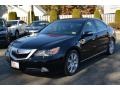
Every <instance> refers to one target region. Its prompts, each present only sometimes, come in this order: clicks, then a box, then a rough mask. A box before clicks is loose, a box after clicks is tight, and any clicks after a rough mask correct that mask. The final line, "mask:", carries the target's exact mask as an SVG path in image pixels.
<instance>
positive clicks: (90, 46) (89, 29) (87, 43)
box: [80, 20, 97, 60]
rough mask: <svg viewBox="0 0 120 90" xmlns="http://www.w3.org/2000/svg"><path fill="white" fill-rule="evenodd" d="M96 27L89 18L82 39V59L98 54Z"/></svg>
mask: <svg viewBox="0 0 120 90" xmlns="http://www.w3.org/2000/svg"><path fill="white" fill-rule="evenodd" d="M95 33H96V27H95V25H94V23H93V21H91V20H88V21H86V23H85V24H84V26H83V29H82V33H81V39H80V43H81V44H80V47H81V50H80V51H81V56H82V60H84V59H86V58H89V57H91V56H93V55H94V54H96V50H97V47H96V38H95Z"/></svg>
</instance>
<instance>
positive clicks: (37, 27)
mask: <svg viewBox="0 0 120 90" xmlns="http://www.w3.org/2000/svg"><path fill="white" fill-rule="evenodd" d="M48 24H49V22H48V21H33V22H32V23H31V24H30V25H29V26H27V27H26V28H25V29H26V34H27V35H30V34H34V33H38V32H39V31H41V30H42V29H43V28H45V27H46V26H47V25H48Z"/></svg>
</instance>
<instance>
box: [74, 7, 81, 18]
mask: <svg viewBox="0 0 120 90" xmlns="http://www.w3.org/2000/svg"><path fill="white" fill-rule="evenodd" d="M72 18H82V15H81V13H80V10H79V9H76V8H74V9H73V10H72Z"/></svg>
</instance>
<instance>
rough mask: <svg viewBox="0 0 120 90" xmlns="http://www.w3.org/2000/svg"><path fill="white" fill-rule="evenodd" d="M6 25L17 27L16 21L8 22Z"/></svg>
mask: <svg viewBox="0 0 120 90" xmlns="http://www.w3.org/2000/svg"><path fill="white" fill-rule="evenodd" d="M7 23H8V24H10V25H17V21H8V22H7Z"/></svg>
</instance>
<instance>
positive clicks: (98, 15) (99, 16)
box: [94, 9, 102, 20]
mask: <svg viewBox="0 0 120 90" xmlns="http://www.w3.org/2000/svg"><path fill="white" fill-rule="evenodd" d="M94 18H97V19H100V20H102V16H101V14H100V12H99V10H98V9H96V10H95V12H94Z"/></svg>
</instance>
